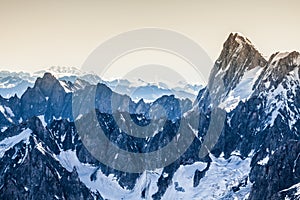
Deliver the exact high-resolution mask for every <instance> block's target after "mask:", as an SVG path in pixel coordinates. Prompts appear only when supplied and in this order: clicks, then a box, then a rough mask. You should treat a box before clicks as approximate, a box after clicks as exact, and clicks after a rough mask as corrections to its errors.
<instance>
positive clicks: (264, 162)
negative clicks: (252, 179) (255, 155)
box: [257, 156, 269, 166]
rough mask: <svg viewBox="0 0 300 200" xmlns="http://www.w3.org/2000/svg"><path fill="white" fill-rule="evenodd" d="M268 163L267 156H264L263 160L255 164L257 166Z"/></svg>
mask: <svg viewBox="0 0 300 200" xmlns="http://www.w3.org/2000/svg"><path fill="white" fill-rule="evenodd" d="M268 162H269V156H266V157H265V158H263V159H262V160H260V161H258V162H257V164H259V165H262V166H263V165H266V164H267V163H268Z"/></svg>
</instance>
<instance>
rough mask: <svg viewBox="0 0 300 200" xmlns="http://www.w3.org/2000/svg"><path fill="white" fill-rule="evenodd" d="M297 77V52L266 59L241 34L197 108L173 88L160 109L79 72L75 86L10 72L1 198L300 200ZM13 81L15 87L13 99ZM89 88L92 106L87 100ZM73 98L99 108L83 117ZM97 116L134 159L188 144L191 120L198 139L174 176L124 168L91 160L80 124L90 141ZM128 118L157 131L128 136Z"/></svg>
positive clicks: (0, 119)
mask: <svg viewBox="0 0 300 200" xmlns="http://www.w3.org/2000/svg"><path fill="white" fill-rule="evenodd" d="M299 68H300V54H299V52H288V53H274V54H273V55H272V56H271V57H270V58H268V59H266V58H265V57H263V56H262V55H261V54H260V52H259V51H258V50H257V49H256V48H255V47H254V45H253V44H252V43H251V42H250V41H249V40H248V39H247V38H246V37H244V36H242V35H240V34H237V33H232V34H230V35H229V37H228V39H227V40H226V41H225V43H224V45H223V49H222V52H221V54H220V56H219V58H218V59H217V60H216V61H215V64H214V67H213V69H212V71H211V74H210V78H209V82H208V84H207V86H205V87H204V88H202V89H201V88H200V87H198V89H197V90H199V91H198V95H197V97H196V100H195V101H193V102H192V101H191V100H190V99H191V98H190V97H191V96H192V95H191V94H192V92H188V94H183V96H186V97H188V98H181V97H180V98H178V97H177V96H174V95H172V93H173V92H174V90H172V89H169V90H168V91H169V93H168V94H165V93H164V94H163V95H161V96H159V97H158V98H156V96H155V100H152V101H144V100H143V99H140V100H139V101H137V100H136V99H137V98H138V97H140V96H142V95H143V94H144V93H143V92H142V93H141V94H140V95H137V96H130V95H129V94H130V92H129V93H121V92H120V91H115V90H114V87H113V84H112V82H109V83H108V82H105V81H102V80H101V79H100V78H99V77H98V79H92V75H90V74H85V75H82V74H81V73H79V72H78V71H76V70H74V71H72V73H71V75H70V73H69V74H68V76H67V77H68V78H62V77H65V76H64V75H61V74H60V75H59V76H57V75H56V76H55V73H54V72H53V73H52V72H50V73H49V72H48V71H42V72H39V73H37V74H38V75H37V74H36V75H34V76H33V75H30V74H25V73H23V74H19V75H18V76H16V74H15V76H12V74H11V73H8V72H7V73H6V74H5V73H4V72H3V73H2V74H1V79H0V81H1V82H2V84H1V85H0V86H1V88H0V92H1V91H5V92H6V93H4V92H3V93H1V94H2V96H0V199H68V200H69V199H76V200H77V199H201V200H202V199H203V200H208V199H223V200H225V199H249V200H263V199H274V200H275V199H276V200H277V199H300V120H299V119H300V79H299V77H300V70H299ZM52 71H53V70H52ZM56 73H58V72H57V71H56ZM61 73H62V74H64V73H65V72H61ZM73 75H74V76H73ZM22 77H23V79H22ZM24 77H25V78H24ZM94 78H95V77H94ZM22 81H23V82H25V83H22V84H25V85H26V87H25V88H24V87H21V86H22V84H21V82H22ZM123 81H125V80H123ZM8 82H10V83H11V84H10V85H9V84H8ZM4 83H6V85H5V84H4ZM13 83H15V84H14V86H16V87H15V88H14V89H11V90H8V89H7V88H13V85H12V84H13ZM17 83H18V84H17ZM19 83H20V84H19ZM19 86H20V90H18V89H17V87H19ZM148 86H149V85H148ZM149 87H150V86H149ZM151 87H152V86H151ZM5 88H6V90H5ZM124 88H129V87H127V86H126V87H125V86H124ZM156 88H160V87H156ZM194 88H195V87H193V86H189V89H190V90H189V89H188V88H187V89H186V91H193V90H194ZM134 89H135V90H137V89H138V88H137V87H135V88H134ZM17 90H18V91H20V93H18V94H17V95H14V96H11V94H12V92H13V91H17ZM181 90H182V91H184V90H183V89H181ZM90 91H95V93H94V99H88V98H89V95H88V93H89V92H90ZM140 91H144V90H142V89H141V90H140ZM146 91H149V90H146ZM15 93H16V92H15ZM76 95H79V96H82V97H84V98H82V99H80V98H77V100H76V102H77V103H78V104H81V103H82V102H83V101H87V99H88V100H90V102H92V105H93V106H92V108H90V107H83V108H82V109H80V110H78V112H76V113H74V106H76V105H74V102H73V101H72V100H73V99H74V98H75V97H76ZM189 95H190V96H189ZM151 98H153V97H151ZM151 98H150V97H149V99H151ZM112 99H114V101H113V102H112ZM113 103H114V104H116V105H117V106H112V104H113ZM124 105H125V106H124ZM126 105H129V106H128V108H129V109H124V107H126ZM161 108H163V109H164V110H165V111H166V113H167V115H166V120H165V123H164V125H163V127H162V128H161V127H159V124H160V118H159V116H158V117H156V118H155V116H154V118H153V116H152V115H153V113H160V109H161ZM92 111H93V112H94V113H96V121H97V124H98V126H100V127H101V129H102V130H103V132H104V133H105V135H106V137H107V138H108V139H109V141H110V142H111V143H113V144H114V145H115V146H117V147H118V148H120V149H122V150H125V151H128V152H134V153H149V152H153V151H155V150H157V149H160V148H163V147H164V146H166V145H167V144H168V143H169V142H170V141H172V140H175V141H179V140H180V139H181V137H183V136H182V135H176V133H177V132H178V129H179V126H180V125H181V122H182V121H188V122H189V124H187V125H186V127H185V129H184V130H185V131H186V132H189V133H192V134H194V136H195V137H194V139H193V141H192V143H191V144H190V145H189V146H188V147H187V149H186V151H184V152H182V154H181V156H180V157H179V158H178V159H177V160H176V161H175V162H172V163H171V164H169V165H168V166H166V167H163V168H157V169H153V170H144V171H143V172H138V173H130V172H125V171H122V170H117V169H115V168H112V167H110V166H107V165H105V164H103V163H101V162H100V161H99V160H97V159H96V158H95V157H94V156H92V155H91V153H90V151H89V150H88V149H87V148H86V146H85V145H84V143H83V140H82V139H83V138H82V135H79V133H78V127H77V126H76V125H77V124H78V123H79V122H80V124H83V125H85V131H86V133H87V134H88V133H90V132H93V128H92V127H91V126H89V124H90V123H91V119H92V118H91V115H92V113H93V112H92ZM215 111H219V112H217V113H223V114H224V115H223V116H224V117H222V116H221V115H220V116H219V115H216V114H215V113H216V112H215ZM128 114H129V115H130V117H131V119H132V120H133V121H134V122H135V124H137V125H139V126H146V125H148V124H149V123H151V122H152V124H154V126H153V127H152V129H151V131H152V134H151V137H145V138H140V137H135V136H132V135H130V134H127V132H126V130H131V131H132V132H135V131H138V130H139V129H138V128H137V126H132V124H130V123H126V120H123V121H122V117H123V116H126V115H128ZM115 116H120V118H119V119H121V120H118V119H116V118H115ZM216 120H217V122H218V124H221V125H222V126H221V129H220V131H219V132H220V133H219V135H218V136H219V137H218V138H217V140H216V141H215V143H214V144H213V145H212V146H211V147H210V149H209V151H207V153H206V154H203V156H201V155H200V154H199V152H201V149H202V147H204V146H205V147H206V146H207V144H206V141H207V137H209V134H208V133H209V132H210V131H211V130H212V132H214V131H217V130H216V129H211V128H210V127H211V126H212V124H214V123H216ZM156 125H157V126H156ZM206 136H207V137H206ZM84 137H85V136H84ZM175 153H176V151H175V150H174V152H170V157H171V156H172V154H175ZM111 159H112V160H114V159H118V155H117V154H116V155H111ZM159 159H161V158H160V157H158V158H157V160H159Z"/></svg>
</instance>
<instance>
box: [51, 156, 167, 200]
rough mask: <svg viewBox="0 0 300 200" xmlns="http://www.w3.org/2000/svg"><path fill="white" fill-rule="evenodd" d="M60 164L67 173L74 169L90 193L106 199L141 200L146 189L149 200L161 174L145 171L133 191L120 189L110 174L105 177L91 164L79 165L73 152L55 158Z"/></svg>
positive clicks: (158, 171) (160, 170)
mask: <svg viewBox="0 0 300 200" xmlns="http://www.w3.org/2000/svg"><path fill="white" fill-rule="evenodd" d="M56 158H57V160H58V161H59V162H60V164H61V165H62V166H63V167H64V168H66V169H67V170H68V171H69V172H72V171H73V168H74V167H75V169H76V171H77V173H78V176H79V178H80V180H81V181H82V182H83V183H84V184H85V185H86V186H87V187H88V188H90V189H91V190H92V191H99V193H100V194H101V195H102V196H103V197H104V198H108V199H141V196H140V195H141V193H142V191H143V190H144V189H145V188H147V193H146V194H145V195H146V199H151V195H152V194H154V193H155V192H157V180H158V178H159V177H160V175H161V173H162V169H158V170H156V171H151V172H149V171H145V172H144V173H143V174H142V175H141V176H140V177H139V179H137V182H136V184H135V187H134V188H133V190H127V189H124V188H122V187H121V186H120V185H119V183H118V182H117V180H116V177H114V176H113V175H112V174H110V175H109V176H105V175H104V174H103V173H102V172H101V170H99V169H98V168H97V167H96V166H93V165H91V164H83V163H81V162H80V161H79V160H78V158H77V156H76V152H75V151H71V150H68V151H63V152H61V153H60V154H59V155H58V156H56ZM93 173H96V175H97V179H96V180H94V181H92V180H91V178H90V177H91V175H92V174H93Z"/></svg>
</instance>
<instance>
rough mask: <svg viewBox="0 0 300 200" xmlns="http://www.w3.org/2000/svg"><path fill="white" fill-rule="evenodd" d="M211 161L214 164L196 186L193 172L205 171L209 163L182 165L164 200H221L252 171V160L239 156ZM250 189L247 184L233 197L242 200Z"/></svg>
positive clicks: (213, 158)
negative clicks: (178, 188)
mask: <svg viewBox="0 0 300 200" xmlns="http://www.w3.org/2000/svg"><path fill="white" fill-rule="evenodd" d="M211 158H212V160H213V162H212V163H211V166H210V168H209V170H208V171H207V172H206V175H205V176H204V177H203V178H202V179H201V180H200V183H199V185H198V186H197V187H193V177H194V173H195V171H196V170H197V169H198V170H200V171H202V170H203V169H204V168H205V167H206V163H202V162H196V163H194V164H192V165H185V166H180V167H179V169H178V170H177V171H176V172H175V174H174V177H173V182H172V184H171V185H170V186H169V187H168V189H167V191H166V193H165V195H164V196H163V199H205V200H206V199H207V200H210V199H211V200H212V199H214V200H215V199H221V198H222V197H224V196H226V195H227V194H228V193H230V192H231V188H232V187H233V186H236V185H237V183H238V182H239V181H240V180H242V179H245V178H246V177H247V176H248V174H249V172H250V162H251V158H246V159H245V160H242V159H241V158H239V157H237V156H231V157H230V158H229V159H228V160H225V159H224V158H215V157H213V156H211ZM175 182H176V185H177V187H181V189H183V190H184V192H183V191H178V190H176V189H175V188H176V185H175ZM250 187H251V185H250V182H249V181H248V184H247V186H246V187H241V190H240V191H239V192H237V193H233V194H231V195H232V196H233V197H234V198H237V199H243V198H244V197H245V196H246V195H247V194H248V193H249V192H250Z"/></svg>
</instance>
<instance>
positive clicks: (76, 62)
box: [0, 0, 300, 72]
mask: <svg viewBox="0 0 300 200" xmlns="http://www.w3.org/2000/svg"><path fill="white" fill-rule="evenodd" d="M0 2H1V6H0V25H1V27H2V28H1V34H0V44H1V45H0V58H1V59H0V69H1V70H8V71H28V72H34V71H38V70H41V69H47V68H49V67H51V66H65V67H76V68H79V69H80V68H81V65H82V64H83V63H84V61H85V59H86V58H87V57H88V56H89V55H90V53H91V52H92V51H93V50H94V49H95V48H96V47H97V46H99V45H100V44H101V43H102V42H104V41H106V40H107V39H109V38H111V37H113V36H115V35H118V34H120V33H122V32H126V31H130V30H134V29H138V28H144V27H157V28H162V29H169V30H173V31H176V32H179V33H182V34H183V35H186V36H187V37H189V38H190V39H192V40H194V41H195V42H197V43H198V44H199V45H200V46H201V47H202V48H203V49H204V50H205V51H206V52H207V54H208V55H209V57H210V58H211V60H212V61H213V62H214V61H215V60H216V59H217V57H218V56H219V54H220V51H221V50H222V45H223V43H224V41H225V40H226V38H227V37H228V35H229V34H230V33H231V32H240V33H242V34H243V35H244V36H246V37H247V38H249V39H250V41H251V42H252V43H253V44H254V46H255V47H256V48H257V49H258V50H259V51H260V52H261V53H262V54H263V55H264V56H265V57H266V58H268V57H270V55H271V54H273V53H275V52H278V51H280V52H286V51H288V52H291V51H294V50H296V51H299V49H300V48H299V47H300V40H299V39H298V37H299V35H300V27H299V26H298V25H297V24H298V21H299V19H300V13H299V12H298V10H297V9H298V8H299V3H298V2H297V1H286V2H280V1H263V2H261V1H251V2H246V1H234V0H231V1H226V2H225V1H224V2H221V1H211V2H204V1H190V2H183V1H164V2H159V1H153V2H144V1H127V2H120V3H117V2H116V1H111V2H106V1H88V2H80V1H64V2H52V1H51V2H39V1H33V0H31V1H27V2H21V1H9V2H5V1H0Z"/></svg>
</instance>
